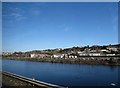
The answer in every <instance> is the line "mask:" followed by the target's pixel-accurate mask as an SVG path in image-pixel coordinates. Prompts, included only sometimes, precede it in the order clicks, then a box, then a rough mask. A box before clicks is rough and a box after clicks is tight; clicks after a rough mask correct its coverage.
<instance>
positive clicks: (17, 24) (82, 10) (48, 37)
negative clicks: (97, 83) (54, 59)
mask: <svg viewBox="0 0 120 88" xmlns="http://www.w3.org/2000/svg"><path fill="white" fill-rule="evenodd" d="M2 7H3V8H2V9H3V12H2V16H3V17H2V22H3V26H2V29H3V30H2V32H3V51H12V52H14V51H29V50H41V49H52V48H67V47H73V46H86V45H90V46H91V45H108V44H117V43H118V23H117V21H118V3H115V2H114V3H113V2H106V3H100V2H96V3H95V2H90V3H87V2H85V3H83V2H79V3H72V2H71V3H69V2H68V3H65V2H64V3H62V2H61V3H43V2H42V3H41V2H40V3H38V2H37V3H30V2H27V3H25V2H22V3H3V4H2Z"/></svg>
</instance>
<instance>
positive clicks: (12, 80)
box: [2, 72, 65, 88]
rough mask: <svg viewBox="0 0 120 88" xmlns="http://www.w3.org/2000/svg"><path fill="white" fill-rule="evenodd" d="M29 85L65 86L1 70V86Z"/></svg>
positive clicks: (51, 87) (33, 87)
mask: <svg viewBox="0 0 120 88" xmlns="http://www.w3.org/2000/svg"><path fill="white" fill-rule="evenodd" d="M9 87H10V88H11V87H30V88H65V87H62V86H58V85H54V84H50V83H45V82H42V81H38V80H35V79H31V78H27V77H23V76H20V75H17V74H13V73H10V72H2V88H9Z"/></svg>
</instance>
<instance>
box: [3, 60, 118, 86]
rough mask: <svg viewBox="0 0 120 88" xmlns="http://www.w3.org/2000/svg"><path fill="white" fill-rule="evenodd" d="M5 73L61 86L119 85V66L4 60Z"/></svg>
mask: <svg viewBox="0 0 120 88" xmlns="http://www.w3.org/2000/svg"><path fill="white" fill-rule="evenodd" d="M2 67H3V71H9V72H12V73H16V74H19V75H22V76H26V77H30V78H35V79H37V80H40V81H44V82H48V83H53V84H57V85H61V86H69V87H75V86H104V85H105V86H110V85H111V83H115V84H116V85H118V83H120V81H118V69H120V67H118V66H102V65H73V64H59V63H46V62H31V61H16V60H3V61H2Z"/></svg>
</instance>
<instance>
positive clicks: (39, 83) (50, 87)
mask: <svg viewBox="0 0 120 88" xmlns="http://www.w3.org/2000/svg"><path fill="white" fill-rule="evenodd" d="M2 74H3V75H6V76H10V77H13V78H16V79H19V80H21V81H25V82H28V83H30V84H33V85H36V86H39V87H46V88H67V87H62V86H58V85H54V84H50V83H46V82H42V81H38V80H33V79H31V78H27V77H24V76H20V75H17V74H14V73H10V72H6V71H3V72H2Z"/></svg>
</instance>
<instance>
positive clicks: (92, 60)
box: [2, 56, 120, 66]
mask: <svg viewBox="0 0 120 88" xmlns="http://www.w3.org/2000/svg"><path fill="white" fill-rule="evenodd" d="M4 59H6V60H19V61H34V62H48V63H61V64H86V65H108V66H120V58H119V57H117V56H116V57H81V58H77V59H60V58H59V59H58V58H57V59H56V58H23V57H3V58H2V60H4Z"/></svg>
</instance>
